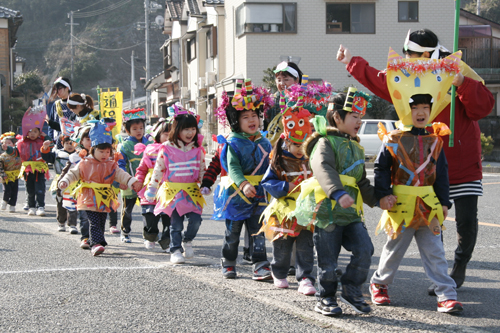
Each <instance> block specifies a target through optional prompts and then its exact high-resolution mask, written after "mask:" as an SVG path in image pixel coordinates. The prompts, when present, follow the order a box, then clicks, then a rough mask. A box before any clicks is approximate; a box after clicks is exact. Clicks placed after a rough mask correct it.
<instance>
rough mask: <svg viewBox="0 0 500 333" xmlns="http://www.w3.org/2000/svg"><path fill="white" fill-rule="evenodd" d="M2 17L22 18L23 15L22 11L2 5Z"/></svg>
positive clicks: (0, 13)
mask: <svg viewBox="0 0 500 333" xmlns="http://www.w3.org/2000/svg"><path fill="white" fill-rule="evenodd" d="M0 18H6V19H22V18H23V15H21V12H20V11H17V10H12V9H9V8H5V7H2V6H0Z"/></svg>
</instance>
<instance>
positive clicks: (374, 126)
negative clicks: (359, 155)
mask: <svg viewBox="0 0 500 333" xmlns="http://www.w3.org/2000/svg"><path fill="white" fill-rule="evenodd" d="M377 131H378V122H367V123H366V125H365V132H364V133H363V134H377Z"/></svg>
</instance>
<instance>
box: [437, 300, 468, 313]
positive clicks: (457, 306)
mask: <svg viewBox="0 0 500 333" xmlns="http://www.w3.org/2000/svg"><path fill="white" fill-rule="evenodd" d="M463 310H464V308H463V307H462V303H460V302H459V301H456V300H454V299H449V300H446V301H443V302H438V312H444V313H456V312H462V311H463Z"/></svg>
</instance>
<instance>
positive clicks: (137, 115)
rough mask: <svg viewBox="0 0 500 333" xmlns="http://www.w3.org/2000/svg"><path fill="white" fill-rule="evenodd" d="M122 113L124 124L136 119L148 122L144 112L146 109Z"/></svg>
mask: <svg viewBox="0 0 500 333" xmlns="http://www.w3.org/2000/svg"><path fill="white" fill-rule="evenodd" d="M122 113H123V122H124V123H126V122H127V121H130V120H135V119H142V120H146V112H144V109H132V110H123V112H122Z"/></svg>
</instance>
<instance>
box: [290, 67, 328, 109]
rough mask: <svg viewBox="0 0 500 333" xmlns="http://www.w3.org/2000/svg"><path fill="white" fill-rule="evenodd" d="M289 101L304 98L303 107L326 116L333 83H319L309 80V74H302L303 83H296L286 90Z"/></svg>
mask: <svg viewBox="0 0 500 333" xmlns="http://www.w3.org/2000/svg"><path fill="white" fill-rule="evenodd" d="M285 94H286V97H287V101H288V103H290V102H293V101H298V100H299V98H303V106H302V107H303V108H304V109H307V110H308V111H309V112H311V113H314V114H317V115H320V116H323V117H324V116H326V111H327V110H328V100H329V99H330V96H331V95H332V85H331V84H330V83H328V82H323V83H322V84H317V83H315V82H309V76H308V75H302V84H301V85H298V84H294V85H293V86H291V87H290V88H288V89H287V90H286V92H285Z"/></svg>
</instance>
